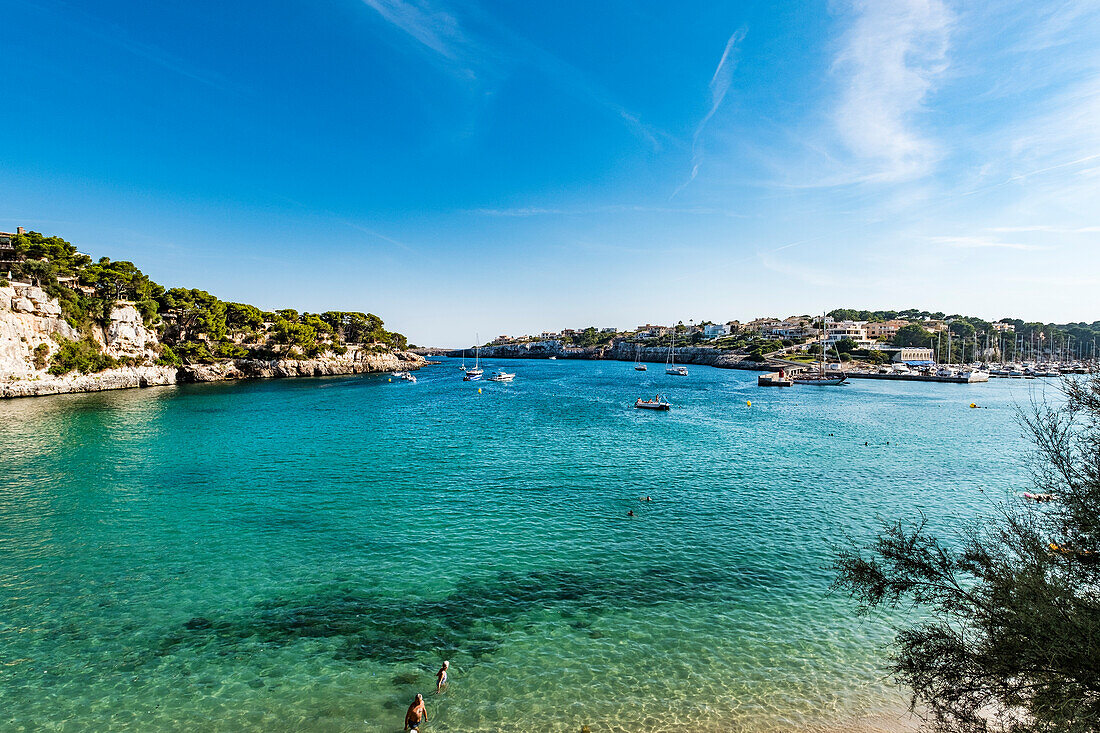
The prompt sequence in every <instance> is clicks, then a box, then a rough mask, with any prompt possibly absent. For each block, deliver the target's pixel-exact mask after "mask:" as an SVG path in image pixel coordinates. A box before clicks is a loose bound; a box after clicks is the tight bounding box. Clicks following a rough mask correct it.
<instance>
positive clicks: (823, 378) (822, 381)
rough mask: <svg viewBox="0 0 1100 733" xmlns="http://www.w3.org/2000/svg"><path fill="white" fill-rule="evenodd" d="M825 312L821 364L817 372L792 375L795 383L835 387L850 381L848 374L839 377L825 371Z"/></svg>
mask: <svg viewBox="0 0 1100 733" xmlns="http://www.w3.org/2000/svg"><path fill="white" fill-rule="evenodd" d="M827 315H828V314H825V315H823V316H822V317H821V364H820V368H819V370H818V373H817V374H796V375H793V376H792V377H791V381H793V382H794V383H795V384H814V385H817V386H819V387H834V386H836V385H838V384H844V383H845V382H847V381H848V375H847V374H844V373H843V372H842V373H841V374H840V376H839V377H837V376H833V375H829V374H826V373H825V343H826V340H827V339H826V335H825V317H826V316H827ZM836 358H837V361H838V362H839V361H840V352H839V351H837V355H836Z"/></svg>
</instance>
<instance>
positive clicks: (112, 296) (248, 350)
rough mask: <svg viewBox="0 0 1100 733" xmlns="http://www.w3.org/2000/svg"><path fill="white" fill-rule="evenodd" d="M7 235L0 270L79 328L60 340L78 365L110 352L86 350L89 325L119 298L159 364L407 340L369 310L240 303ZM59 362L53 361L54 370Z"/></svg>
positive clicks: (378, 346) (395, 344)
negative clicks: (50, 301) (75, 337)
mask: <svg viewBox="0 0 1100 733" xmlns="http://www.w3.org/2000/svg"><path fill="white" fill-rule="evenodd" d="M11 239H12V245H13V246H14V255H13V256H9V259H10V261H8V262H4V263H2V264H0V271H2V272H4V273H5V274H6V275H7V276H10V277H11V278H12V279H13V280H16V281H22V282H30V283H31V284H33V285H37V286H39V287H41V288H42V289H44V290H45V291H46V293H47V294H48V295H49V296H50V297H52V298H56V299H57V300H58V301H59V303H60V305H61V312H62V316H63V317H64V319H65V320H66V321H67V322H68V323H69V325H71V326H72V327H73V328H75V329H76V330H77V331H79V332H80V333H81V334H83V335H84V336H85V339H84V341H82V342H79V343H78V344H76V345H68V344H67V345H65V348H67V350H68V352H80V353H81V354H82V355H83V357H85V358H84V360H83V361H82V362H81V364H80V365H78V367H79V368H80V370H81V371H94V370H96V369H100V368H104V366H110V365H111V364H110V360H107V359H103V358H99V359H96V358H93V357H94V354H90V353H88V352H94V351H96V344H95V340H94V339H92V338H91V333H92V330H93V329H95V328H97V327H100V328H102V327H105V326H107V325H108V321H109V319H110V317H111V313H112V311H113V310H114V309H115V307H116V304H117V303H118V302H119V301H127V302H130V303H132V304H133V305H134V307H135V308H136V309H137V310H138V312H139V313H140V314H141V317H142V319H143V321H144V323H145V327H146V328H147V329H149V330H151V331H153V332H154V333H155V334H156V335H157V337H158V341H159V345H158V352H159V359H158V361H159V363H161V364H168V365H179V364H182V363H211V362H214V361H217V360H220V359H230V358H244V357H258V358H267V359H270V358H302V357H310V358H312V357H317V356H321V355H324V354H333V355H340V354H343V353H346V351H347V348H348V346H349V345H355V346H357V347H359V348H367V349H373V350H376V351H387V350H390V349H404V348H406V346H407V341H406V339H405V337H404V336H403V335H401V334H399V333H394V332H392V331H387V330H386V329H385V328H384V324H383V322H382V319H381V318H379V317H378V316H376V315H374V314H372V313H359V312H346V311H327V312H325V313H299V312H298V311H296V310H293V309H290V308H286V309H281V310H276V311H263V310H261V309H259V308H257V307H255V306H252V305H248V304H247V303H233V302H228V301H223V300H220V299H219V298H218V297H217V296H215V295H212V294H211V293H208V292H206V291H205V290H199V289H194V288H165V287H164V286H162V285H159V284H157V283H156V282H154V281H153V280H151V279H150V278H149V276H147V275H146V274H145V273H143V272H142V271H141V270H140V269H138V268H137V266H136V265H134V263H132V262H126V261H112V260H110V259H108V258H106V257H103V258H101V259H99V260H97V261H93V260H92V258H91V257H89V256H88V255H86V254H82V253H80V252H78V251H77V248H76V247H75V246H74V245H72V244H70V243H69V242H67V241H65V240H64V239H62V238H61V237H47V236H44V235H42V234H40V233H38V232H26V233H20V234H17V235H14V236H12V238H11ZM5 280H6V277H4V276H0V285H7V284H8V283H7V282H6V281H5ZM81 344H82V346H81ZM65 348H63V351H64V350H65ZM59 353H60V352H59ZM55 362H56V357H55ZM65 366H67V364H60V365H59V369H58V373H60V371H61V370H62V369H64V367H65ZM66 371H67V370H66Z"/></svg>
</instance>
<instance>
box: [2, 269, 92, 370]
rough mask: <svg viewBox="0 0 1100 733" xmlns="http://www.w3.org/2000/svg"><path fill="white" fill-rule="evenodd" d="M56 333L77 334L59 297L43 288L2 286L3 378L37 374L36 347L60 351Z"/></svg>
mask: <svg viewBox="0 0 1100 733" xmlns="http://www.w3.org/2000/svg"><path fill="white" fill-rule="evenodd" d="M55 334H56V335H57V336H61V337H63V338H67V339H75V338H77V337H78V334H77V332H76V329H74V328H73V327H72V326H70V325H69V324H68V323H67V322H66V321H65V319H63V318H62V317H61V306H60V304H58V302H57V301H56V300H53V299H51V298H50V297H49V296H47V295H46V292H45V291H44V290H42V289H41V288H36V287H30V286H26V285H23V286H18V285H16V286H8V287H3V288H0V379H10V378H17V379H18V378H25V377H32V376H34V375H35V374H36V370H35V368H34V350H35V349H36V348H37V347H38V346H39V345H41V344H45V345H46V348H47V349H48V350H49V353H51V354H52V353H53V352H55V351H57V348H58V344H57V341H56V340H55V338H54V336H55Z"/></svg>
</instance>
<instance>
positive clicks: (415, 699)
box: [413, 692, 424, 702]
mask: <svg viewBox="0 0 1100 733" xmlns="http://www.w3.org/2000/svg"><path fill="white" fill-rule="evenodd" d="M413 702H424V696H423V695H421V694H420V693H419V692H418V693H416V697H414V698H413Z"/></svg>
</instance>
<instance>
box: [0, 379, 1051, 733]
mask: <svg viewBox="0 0 1100 733" xmlns="http://www.w3.org/2000/svg"><path fill="white" fill-rule="evenodd" d="M507 366H508V368H509V369H510V370H513V371H516V372H518V374H519V376H518V377H517V378H516V381H515V382H514V383H512V384H495V383H491V382H482V383H464V382H462V381H461V373H460V372H459V371H458V370H457V369H455V368H454V365H453V363H451V362H448V363H446V364H444V365H441V366H435V367H430V368H427V369H424V370H423V371H421V372H420V374H419V375H418V376H419V383H418V384H408V383H404V382H400V381H396V380H395V381H393V382H390V381H389V380H388V378H387V377H384V376H371V377H351V378H334V379H300V380H285V381H264V382H248V383H235V384H211V385H195V386H187V387H181V388H156V389H149V390H132V391H123V392H114V393H101V394H95V395H77V396H64V397H55V398H42V399H33V400H17V401H8V402H4V403H0V459H2V462H0V466H2V470H3V474H2V476H0V690H2V697H3V707H2V709H0V729H2V730H63V731H83V730H108V729H111V730H134V731H161V730H179V731H184V730H200V729H201V730H225V731H230V730H233V731H236V730H256V731H259V730H263V731H281V730H304V731H314V730H316V731H395V730H399V729H400V727H401V722H402V717H403V714H404V709H405V707H406V706H407V705H408V703H409V701H410V699H411V697H412V695H413V693H415V692H416V691H423V692H424V693H426V696H427V702H428V707H429V715H430V716H431V724H430V726H428V727H427V728H426V730H434V731H521V730H523V731H530V730H560V731H579V730H580V729H581V726H582V725H588V726H589V727H590V729H591V730H592V731H593V733H595V732H596V731H607V730H620V731H639V730H647V731H649V730H652V731H656V730H684V729H685V727H686V728H689V729H691V730H696V731H703V730H714V731H717V730H724V731H728V730H742V731H754V732H755V731H800V730H807V729H814V728H816V727H820V728H823V729H824V728H830V727H832V728H835V729H837V730H849V729H854V728H856V727H859V726H860V725H862V726H863V727H864V728H865V729H869V730H870V729H879V728H880V727H881V728H886V727H889V726H890V725H891V721H896V720H897V719H898V718H899V717H902V716H901V711H902V710H903V709H904V706H905V698H904V695H903V693H902V692H901V691H899V690H896V689H892V688H891V687H889V686H888V685H886V684H885V683H884V682H883V681H882V666H881V657H882V645H883V644H884V643H885V642H886V641H888V639H889V635H888V633H887V632H885V631H884V628H883V624H882V623H881V621H880V620H873V619H872V620H868V619H857V618H855V617H854V615H853V613H852V606H851V604H850V603H849V601H848V600H847V599H846V598H844V597H838V596H835V595H829V594H828V592H827V591H828V585H829V583H830V580H831V575H830V572H829V570H828V563H829V561H830V547H831V545H832V544H833V543H836V542H839V541H841V540H842V538H843V536H844V535H845V533H852V534H854V535H856V536H866V535H867V533H869V532H870V531H872V530H873V529H874V527H875V526H876V517H879V516H882V517H898V516H907V517H911V516H914V515H915V514H916V512H917V511H918V510H921V511H924V512H925V513H926V514H927V515H928V516H929V518H930V519H931V521H932V522H933V523H934V524H935V525H936V526H938V527H942V528H945V529H949V528H950V527H951V526H953V525H954V523H955V522H957V520H958V519H959V518H961V517H971V516H975V515H979V514H981V513H983V512H988V511H989V510H990V508H991V506H992V503H993V501H994V500H995V499H996V498H998V497H1003V496H1004V495H1005V493H1006V492H1009V491H1012V490H1019V489H1021V488H1026V487H1027V477H1026V474H1025V473H1024V471H1023V467H1022V466H1023V462H1022V460H1021V458H1022V455H1023V454H1024V453H1025V452H1026V450H1027V444H1026V442H1025V441H1024V440H1023V439H1022V437H1021V435H1020V430H1019V429H1018V427H1017V426H1016V424H1015V422H1014V405H1015V404H1016V403H1021V404H1026V403H1027V402H1028V400H1029V399H1030V398H1031V396H1032V394H1033V393H1039V391H1040V390H1042V389H1043V386H1042V384H1041V383H1040V382H1026V383H1025V382H1021V381H1016V380H1001V381H995V382H991V383H989V384H985V385H944V384H924V383H905V382H880V381H866V380H865V381H857V382H855V383H854V384H852V385H850V386H846V387H841V388H814V387H798V388H793V389H783V390H778V389H766V388H758V387H756V386H755V380H756V374H753V373H743V372H737V371H727V370H717V369H711V368H706V367H692V368H691V376H690V377H688V378H686V379H685V378H682V377H673V376H666V375H665V374H663V369H659V368H656V367H655V368H654V369H652V370H650V371H649V372H647V373H645V374H641V373H638V372H635V371H634V370H633V367H632V365H631V364H628V363H626V364H624V363H617V362H604V363H600V362H571V361H564V360H563V361H523V362H510V363H508V364H507ZM479 388H480V389H481V390H482V393H481V394H479V393H478V389H479ZM1045 389H1046V390H1047V392H1048V393H1053V389H1052V388H1051V387H1050V386H1047V387H1045ZM658 391H661V392H662V393H667V396H668V397H669V398H670V399H671V401H672V402H673V404H674V409H673V410H672V411H671V412H670V413H665V414H661V413H656V414H655V413H651V412H648V411H642V410H635V409H632V408H631V407H630V405H631V403H632V402H633V400H634V399H635V398H637V397H639V396H650V395H652V394H654V393H655V392H658ZM1050 396H1053V394H1051V395H1050ZM747 401H751V402H752V406H751V407H749V406H748V405H747V404H746V402H747ZM972 401H977V402H978V403H979V404H981V405H983V406H984V407H986V408H988V409H981V410H972V409H968V405H969V403H970V402H972ZM887 441H889V444H887ZM865 442H866V443H867V445H865ZM647 494H648V495H650V496H652V497H653V499H654V501H653V502H651V503H642V502H640V501H639V500H638V498H639V496H641V495H647ZM628 510H633V511H634V513H635V515H636V516H634V517H628V516H627V515H626V513H627V511H628ZM444 658H447V659H450V660H451V665H452V672H451V679H452V682H451V688H450V690H449V691H448V692H447V693H446V694H444V695H442V696H439V697H436V696H435V695H434V694H428V693H430V691H431V690H432V689H434V672H435V670H436V669H437V668H438V665H439V662H440V660H442V659H444ZM902 719H903V720H904V718H902ZM884 721H885V722H884ZM685 724H690V725H687V726H685Z"/></svg>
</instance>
